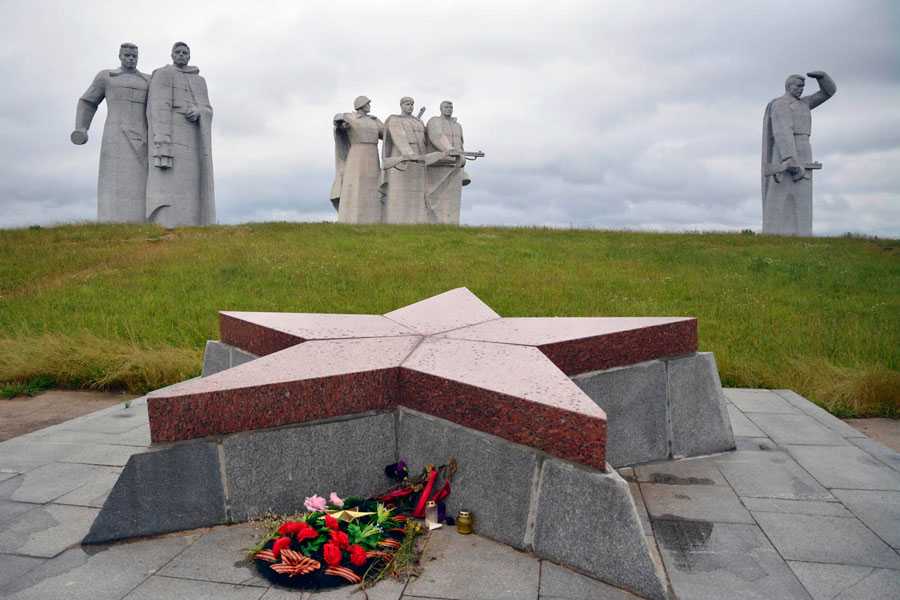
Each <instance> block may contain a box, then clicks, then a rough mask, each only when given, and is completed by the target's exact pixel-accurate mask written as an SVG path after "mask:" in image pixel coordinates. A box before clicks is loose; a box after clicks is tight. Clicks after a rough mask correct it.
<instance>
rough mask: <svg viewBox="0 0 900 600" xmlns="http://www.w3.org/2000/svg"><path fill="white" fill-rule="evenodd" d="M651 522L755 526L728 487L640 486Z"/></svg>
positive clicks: (653, 484)
mask: <svg viewBox="0 0 900 600" xmlns="http://www.w3.org/2000/svg"><path fill="white" fill-rule="evenodd" d="M641 493H642V494H643V497H644V501H645V502H646V503H647V510H648V511H649V513H650V518H651V519H652V520H658V519H669V520H672V519H688V520H705V521H714V522H716V523H754V521H753V517H751V516H750V513H749V512H747V510H746V509H745V508H744V507H743V505H742V504H741V502H740V500H738V497H737V496H736V495H735V494H734V492H733V491H732V490H731V488H728V487H724V486H716V485H663V484H656V483H642V484H641Z"/></svg>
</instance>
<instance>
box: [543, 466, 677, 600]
mask: <svg viewBox="0 0 900 600" xmlns="http://www.w3.org/2000/svg"><path fill="white" fill-rule="evenodd" d="M647 533H649V532H647ZM534 550H535V553H536V554H538V555H539V556H541V557H542V558H548V559H550V560H552V561H554V562H557V563H562V564H565V565H570V566H572V567H574V568H576V569H579V570H580V571H583V572H585V573H587V574H589V575H591V576H593V577H596V578H597V579H600V580H602V581H605V582H607V583H610V584H613V585H615V586H617V587H622V588H625V589H627V590H629V591H632V592H634V593H637V594H639V595H642V596H645V597H647V598H652V599H654V600H657V599H662V598H665V595H666V591H665V590H666V586H665V583H664V581H663V580H662V579H661V577H660V574H659V573H658V572H657V570H656V566H655V565H654V563H653V559H652V558H651V557H650V551H649V548H648V546H647V541H646V539H645V537H644V531H643V530H642V529H641V524H640V520H639V518H638V515H637V510H636V509H635V505H634V501H633V500H632V498H631V494H630V493H629V490H628V484H627V483H626V482H625V480H624V479H622V478H621V477H620V476H619V475H618V473H616V472H615V471H610V472H608V473H600V472H597V471H590V470H587V469H582V468H579V467H576V466H575V465H572V464H570V463H565V462H562V461H559V460H555V459H548V460H545V461H544V463H543V467H542V469H541V481H540V490H539V495H538V505H537V519H536V524H535V533H534Z"/></svg>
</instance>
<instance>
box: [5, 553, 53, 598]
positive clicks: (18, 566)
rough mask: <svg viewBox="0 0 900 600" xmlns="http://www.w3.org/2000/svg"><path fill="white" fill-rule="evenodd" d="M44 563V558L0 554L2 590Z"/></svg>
mask: <svg viewBox="0 0 900 600" xmlns="http://www.w3.org/2000/svg"><path fill="white" fill-rule="evenodd" d="M44 562H46V559H43V558H34V557H32V556H14V555H12V554H0V590H3V588H4V587H6V586H7V585H9V584H10V583H11V582H13V581H15V580H17V579H19V578H20V577H22V576H23V575H25V574H26V573H28V572H29V571H31V570H32V569H35V568H37V567H39V566H40V565H42V564H44Z"/></svg>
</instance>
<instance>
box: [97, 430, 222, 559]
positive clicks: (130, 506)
mask: <svg viewBox="0 0 900 600" xmlns="http://www.w3.org/2000/svg"><path fill="white" fill-rule="evenodd" d="M225 520H226V515H225V494H224V490H223V484H222V475H221V470H220V468H219V453H218V450H217V448H216V445H215V444H213V443H211V442H205V441H196V442H193V441H192V442H182V443H179V444H176V445H174V446H171V447H168V448H164V449H161V450H157V451H151V452H145V453H143V454H135V455H134V456H132V457H131V459H130V460H129V461H128V464H127V465H125V469H124V470H123V471H122V474H121V476H120V477H119V480H118V482H116V485H115V487H114V488H113V490H112V492H110V494H109V497H108V498H107V499H106V503H105V504H104V505H103V510H102V511H101V512H100V515H99V516H98V517H97V520H96V521H95V522H94V525H93V526H92V527H91V531H90V533H89V534H88V535H87V537H86V538H85V539H84V543H86V544H96V543H101V542H109V541H113V540H118V539H125V538H129V537H136V536H143V535H154V534H158V533H168V532H170V531H181V530H184V529H194V528H197V527H209V526H211V525H218V524H220V523H224V522H225Z"/></svg>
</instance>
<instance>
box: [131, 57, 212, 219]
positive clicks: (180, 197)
mask: <svg viewBox="0 0 900 600" xmlns="http://www.w3.org/2000/svg"><path fill="white" fill-rule="evenodd" d="M190 58H191V50H190V48H188V45H187V44H185V43H184V42H176V43H175V45H174V46H173V47H172V63H173V64H171V65H166V66H165V67H162V68H159V69H157V70H155V71H154V72H153V76H152V77H151V79H150V92H149V96H148V98H147V121H148V125H149V135H150V143H151V145H150V174H149V177H148V179H147V207H146V210H147V217H148V219H149V220H150V221H151V222H153V223H158V224H160V225H162V226H163V227H180V226H186V225H209V224H211V223H215V221H216V209H215V206H216V204H215V193H214V188H213V165H212V135H211V126H212V115H213V109H212V106H211V105H210V103H209V93H208V91H207V89H206V80H205V79H203V77H201V76H200V69H198V68H197V67H194V66H188V62H189V61H190Z"/></svg>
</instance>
